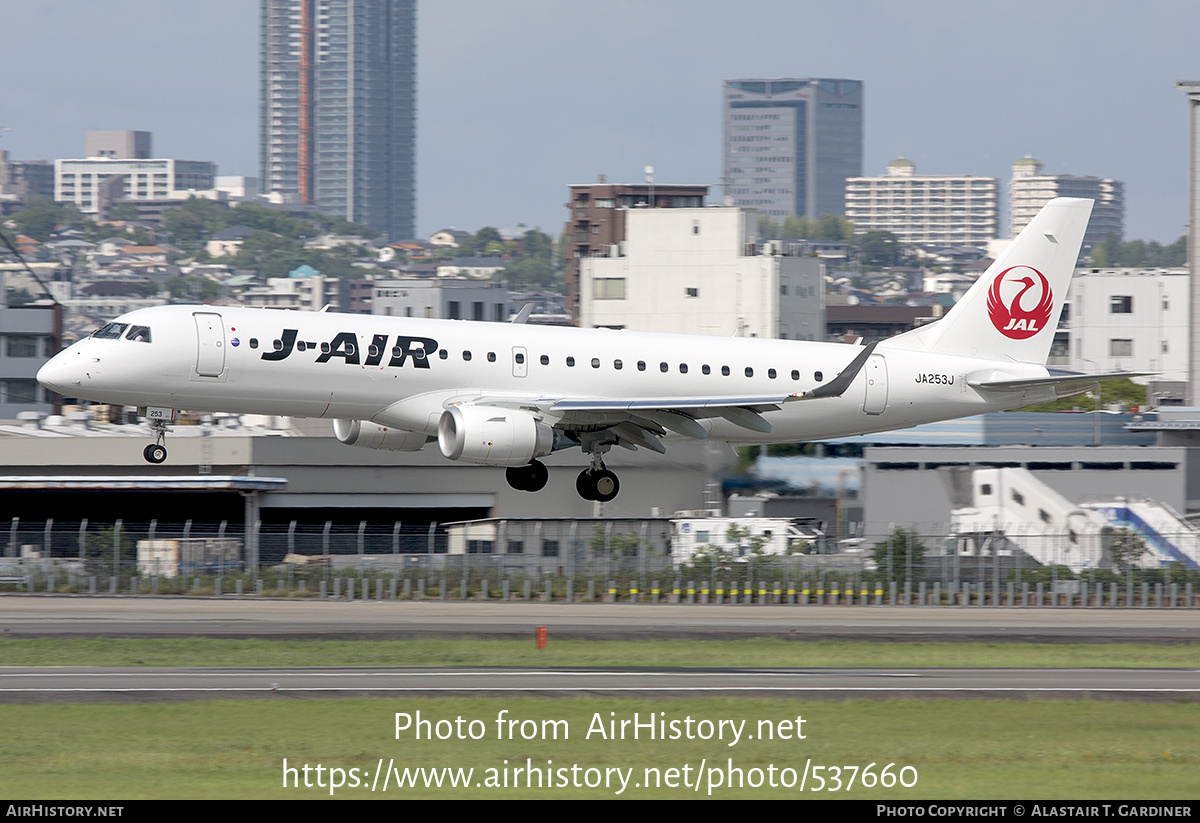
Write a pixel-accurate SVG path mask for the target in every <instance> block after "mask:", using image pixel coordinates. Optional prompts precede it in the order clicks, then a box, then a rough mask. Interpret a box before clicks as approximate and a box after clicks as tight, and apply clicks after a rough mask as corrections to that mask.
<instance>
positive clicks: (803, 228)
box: [779, 214, 813, 240]
mask: <svg viewBox="0 0 1200 823" xmlns="http://www.w3.org/2000/svg"><path fill="white" fill-rule="evenodd" d="M779 236H780V238H781V239H783V240H807V239H808V238H810V237H812V236H813V225H812V221H811V220H809V219H808V218H807V217H800V216H799V215H795V214H793V215H792V216H791V217H785V218H784V219H783V226H782V228H781V229H780V233H779Z"/></svg>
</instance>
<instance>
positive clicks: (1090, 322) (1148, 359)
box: [1065, 267, 1191, 404]
mask: <svg viewBox="0 0 1200 823" xmlns="http://www.w3.org/2000/svg"><path fill="white" fill-rule="evenodd" d="M1190 294H1191V288H1190V285H1189V282H1188V269H1187V267H1179V268H1171V269H1076V271H1075V277H1074V278H1073V279H1072V280H1071V288H1070V291H1069V292H1068V293H1067V302H1068V303H1069V307H1068V311H1067V319H1066V324H1065V325H1067V326H1068V335H1069V339H1070V354H1069V360H1068V363H1067V365H1068V366H1069V367H1070V368H1071V369H1072V370H1074V371H1082V372H1094V371H1101V372H1107V371H1120V370H1124V371H1146V372H1154V374H1153V375H1150V376H1147V377H1140V378H1136V380H1137V382H1139V383H1142V384H1145V385H1148V387H1149V393H1150V395H1151V396H1150V397H1149V398H1148V399H1149V400H1150V402H1151V403H1152V404H1159V403H1162V402H1163V401H1164V400H1165V401H1171V400H1175V401H1178V400H1181V399H1182V397H1183V395H1182V391H1183V387H1184V386H1185V385H1186V383H1187V379H1188V346H1187V341H1188V311H1189V310H1188V304H1189V296H1190Z"/></svg>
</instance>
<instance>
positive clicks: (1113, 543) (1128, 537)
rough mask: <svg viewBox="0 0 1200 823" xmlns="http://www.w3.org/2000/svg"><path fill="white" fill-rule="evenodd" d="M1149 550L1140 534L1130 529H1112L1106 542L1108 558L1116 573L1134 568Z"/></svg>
mask: <svg viewBox="0 0 1200 823" xmlns="http://www.w3.org/2000/svg"><path fill="white" fill-rule="evenodd" d="M1149 550H1150V549H1149V547H1148V546H1147V545H1146V541H1145V540H1144V539H1143V538H1142V536H1141V535H1140V534H1138V533H1137V532H1135V531H1133V530H1131V529H1124V528H1121V529H1113V530H1112V534H1111V535H1110V537H1109V542H1108V557H1109V560H1110V561H1111V562H1112V567H1113V568H1114V569H1116V570H1117V571H1122V572H1124V571H1128V570H1129V569H1130V568H1136V567H1137V565H1138V560H1140V559H1141V557H1142V555H1144V554H1145V553H1146V552H1148V551H1149Z"/></svg>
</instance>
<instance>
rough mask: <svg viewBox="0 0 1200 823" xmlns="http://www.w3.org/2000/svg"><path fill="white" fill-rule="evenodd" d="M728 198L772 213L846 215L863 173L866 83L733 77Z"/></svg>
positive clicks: (727, 117)
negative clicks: (853, 180)
mask: <svg viewBox="0 0 1200 823" xmlns="http://www.w3.org/2000/svg"><path fill="white" fill-rule="evenodd" d="M723 106H724V121H725V152H724V153H725V163H724V170H725V171H724V184H725V195H726V196H727V197H729V198H732V201H733V202H732V204H731V205H734V206H740V207H744V208H756V209H758V210H759V211H761V212H763V213H765V214H769V215H771V216H772V217H787V216H788V215H792V214H799V215H804V216H807V217H819V216H821V215H822V214H842V210H843V204H844V200H845V195H846V178H848V177H861V176H862V145H863V136H862V135H863V84H862V82H861V81H859V80H795V79H777V80H727V81H725V89H724V101H723Z"/></svg>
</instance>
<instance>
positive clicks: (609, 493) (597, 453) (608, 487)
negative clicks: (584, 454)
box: [575, 443, 621, 503]
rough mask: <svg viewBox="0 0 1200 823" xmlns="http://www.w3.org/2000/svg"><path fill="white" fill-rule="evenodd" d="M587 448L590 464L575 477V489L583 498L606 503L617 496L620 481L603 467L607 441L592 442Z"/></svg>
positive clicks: (607, 446) (607, 447)
mask: <svg viewBox="0 0 1200 823" xmlns="http://www.w3.org/2000/svg"><path fill="white" fill-rule="evenodd" d="M589 445H590V446H591V447H590V448H589V449H587V450H588V451H590V452H591V455H592V465H591V466H590V467H589V468H586V469H584V470H583V471H581V472H580V473H579V477H577V478H575V491H577V492H579V496H580V497H582V498H583V499H584V500H595V501H597V502H598V503H607V502H608V501H609V500H612V499H613V498H614V497H616V496H617V492H619V491H620V490H621V483H620V481H619V480H617V476H616V475H615V474H613V473H612V472H610V471H609V470H608V469H606V468H604V460H603V459H602V458H603V457H604V453H605V452H607V451H608V449H609V445H610V444H608V443H592V444H589Z"/></svg>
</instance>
